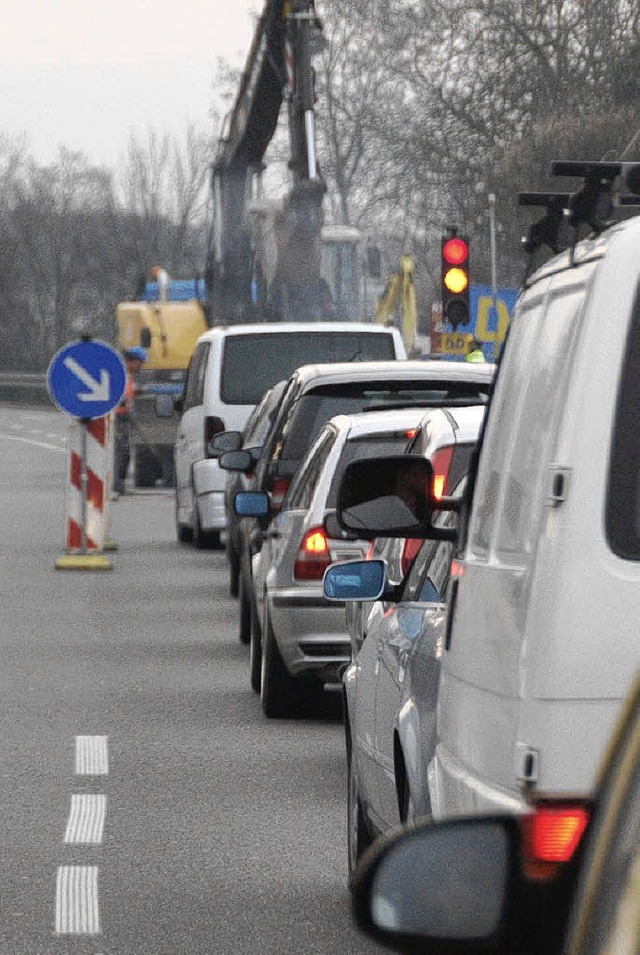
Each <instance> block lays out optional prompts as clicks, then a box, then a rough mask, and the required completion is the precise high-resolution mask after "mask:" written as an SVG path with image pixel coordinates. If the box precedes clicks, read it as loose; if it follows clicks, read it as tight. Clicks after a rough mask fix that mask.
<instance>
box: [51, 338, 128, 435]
mask: <svg viewBox="0 0 640 955" xmlns="http://www.w3.org/2000/svg"><path fill="white" fill-rule="evenodd" d="M126 380H127V370H126V367H125V364H124V361H123V360H122V357H121V356H120V354H119V353H118V352H117V351H116V350H115V348H112V347H111V345H107V344H106V342H101V341H98V340H94V339H88V340H87V341H75V342H70V343H69V344H68V345H65V346H64V348H61V349H60V351H59V352H56V354H55V355H54V356H53V358H52V359H51V362H50V364H49V368H48V369H47V389H48V391H49V394H50V396H51V400H52V401H53V403H54V405H55V406H56V407H57V408H59V409H60V411H63V412H64V413H65V414H67V415H70V416H71V417H72V418H104V416H105V415H108V414H109V412H110V411H113V409H114V408H116V407H117V406H118V405H119V404H120V401H121V400H122V396H123V395H124V389H125V383H126Z"/></svg>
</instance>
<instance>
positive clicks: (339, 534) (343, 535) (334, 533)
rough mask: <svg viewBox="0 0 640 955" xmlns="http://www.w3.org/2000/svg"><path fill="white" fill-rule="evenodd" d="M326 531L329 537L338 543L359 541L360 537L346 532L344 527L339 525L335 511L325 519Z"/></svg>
mask: <svg viewBox="0 0 640 955" xmlns="http://www.w3.org/2000/svg"><path fill="white" fill-rule="evenodd" d="M324 529H325V531H326V534H327V537H330V538H331V539H332V540H338V541H357V540H358V539H359V538H358V535H357V534H355V533H354V532H353V531H346V530H345V529H344V527H341V526H340V524H338V518H337V516H336V512H335V511H329V513H328V514H327V515H326V517H325V519H324Z"/></svg>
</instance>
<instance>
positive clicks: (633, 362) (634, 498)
mask: <svg viewBox="0 0 640 955" xmlns="http://www.w3.org/2000/svg"><path fill="white" fill-rule="evenodd" d="M638 368H640V291H639V292H638V295H637V297H636V303H635V306H634V315H633V322H632V325H631V328H630V331H629V339H628V341H627V349H626V359H625V364H624V368H623V371H622V379H621V382H620V391H619V392H618V405H617V409H616V420H615V426H614V432H613V444H612V448H611V461H610V465H609V492H608V495H607V510H606V531H607V538H608V540H609V544H610V545H611V549H612V550H613V552H614V553H615V554H617V555H618V557H622V558H623V559H624V560H640V428H639V427H638V422H640V375H639V374H638Z"/></svg>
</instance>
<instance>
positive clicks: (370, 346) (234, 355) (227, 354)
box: [220, 330, 396, 405]
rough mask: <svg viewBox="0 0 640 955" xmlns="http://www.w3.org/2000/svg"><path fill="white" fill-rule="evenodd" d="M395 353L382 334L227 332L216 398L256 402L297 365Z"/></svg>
mask: <svg viewBox="0 0 640 955" xmlns="http://www.w3.org/2000/svg"><path fill="white" fill-rule="evenodd" d="M395 357H396V353H395V348H394V341H393V336H392V335H390V334H389V335H387V334H385V333H384V332H373V331H372V332H371V333H367V332H350V331H346V330H345V331H344V332H342V331H340V332H328V331H327V332H296V333H295V334H294V335H292V334H291V332H282V333H280V332H269V333H268V334H265V335H260V334H256V335H228V336H227V337H226V338H225V344H224V355H223V359H222V382H221V387H220V396H221V398H222V400H223V402H224V403H225V404H227V405H255V404H257V403H258V401H260V399H261V398H262V396H263V394H264V393H265V391H266V390H267V388H270V387H271V385H273V384H275V382H276V381H280V380H281V379H283V378H288V377H289V376H290V375H291V374H292V373H293V372H294V371H295V369H296V368H299V367H300V365H308V364H309V363H311V362H313V363H314V364H315V363H318V362H319V363H324V362H336V361H338V362H342V361H389V360H390V359H393V358H395Z"/></svg>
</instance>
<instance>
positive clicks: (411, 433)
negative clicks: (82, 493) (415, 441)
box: [404, 428, 418, 441]
mask: <svg viewBox="0 0 640 955" xmlns="http://www.w3.org/2000/svg"><path fill="white" fill-rule="evenodd" d="M417 433H418V429H417V428H407V430H406V431H405V433H404V436H405V438H408V439H409V440H410V441H411V439H412V438H415V436H416V435H417Z"/></svg>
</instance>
